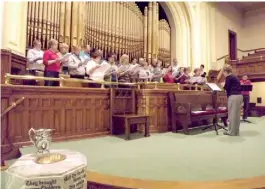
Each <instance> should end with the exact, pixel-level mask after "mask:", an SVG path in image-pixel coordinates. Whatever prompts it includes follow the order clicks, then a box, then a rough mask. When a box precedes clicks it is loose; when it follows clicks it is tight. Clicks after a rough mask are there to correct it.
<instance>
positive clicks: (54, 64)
mask: <svg viewBox="0 0 265 189" xmlns="http://www.w3.org/2000/svg"><path fill="white" fill-rule="evenodd" d="M48 47H49V49H48V50H46V51H45V52H44V54H43V64H44V66H45V70H44V77H54V78H59V72H60V68H61V61H60V58H59V56H58V54H57V52H58V41H56V40H55V39H51V40H50V41H49V42H48ZM45 86H59V82H58V81H45Z"/></svg>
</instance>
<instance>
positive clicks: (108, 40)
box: [106, 2, 112, 54]
mask: <svg viewBox="0 0 265 189" xmlns="http://www.w3.org/2000/svg"><path fill="white" fill-rule="evenodd" d="M108 4H109V5H108V7H109V8H108V14H107V15H106V16H107V17H106V20H107V28H106V34H107V40H106V46H107V52H106V54H107V53H109V52H111V32H112V31H111V28H110V25H111V22H112V17H111V14H112V2H108Z"/></svg>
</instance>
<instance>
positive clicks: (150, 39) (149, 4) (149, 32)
mask: <svg viewBox="0 0 265 189" xmlns="http://www.w3.org/2000/svg"><path fill="white" fill-rule="evenodd" d="M147 27H148V41H147V44H148V48H147V49H148V57H147V58H148V63H149V64H150V63H151V58H152V3H151V2H149V3H148V24H147Z"/></svg>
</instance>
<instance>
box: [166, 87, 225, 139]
mask: <svg viewBox="0 0 265 189" xmlns="http://www.w3.org/2000/svg"><path fill="white" fill-rule="evenodd" d="M169 100H170V107H171V122H172V131H173V132H177V129H178V126H182V127H183V129H184V133H185V134H188V133H189V126H190V125H191V124H192V122H193V121H203V120H212V123H213V125H214V126H215V128H216V124H217V119H218V118H222V121H223V122H224V124H225V125H226V118H227V110H226V108H223V107H222V105H223V104H224V103H225V99H224V97H223V95H221V94H220V95H216V96H215V95H213V94H212V92H204V93H201V95H198V94H192V93H190V94H189V95H184V94H179V93H177V92H169ZM216 131H217V130H216ZM217 134H218V133H217Z"/></svg>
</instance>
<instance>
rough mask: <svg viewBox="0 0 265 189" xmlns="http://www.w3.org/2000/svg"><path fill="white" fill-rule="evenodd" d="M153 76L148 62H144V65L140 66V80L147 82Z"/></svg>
mask: <svg viewBox="0 0 265 189" xmlns="http://www.w3.org/2000/svg"><path fill="white" fill-rule="evenodd" d="M152 78H153V73H152V72H151V70H150V68H149V66H148V63H147V62H144V66H143V67H141V68H140V71H139V81H142V82H146V81H151V80H152Z"/></svg>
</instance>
